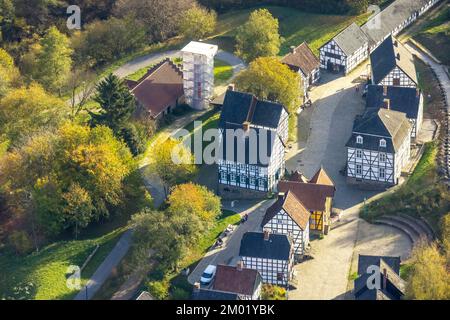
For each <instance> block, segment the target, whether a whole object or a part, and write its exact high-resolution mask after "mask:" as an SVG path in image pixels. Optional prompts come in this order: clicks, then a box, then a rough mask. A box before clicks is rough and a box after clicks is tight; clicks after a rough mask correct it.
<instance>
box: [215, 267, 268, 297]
mask: <svg viewBox="0 0 450 320" xmlns="http://www.w3.org/2000/svg"><path fill="white" fill-rule="evenodd" d="M213 281H214V282H213V285H212V289H213V290H215V291H222V292H230V293H236V294H237V295H239V300H259V299H260V298H261V288H262V283H263V281H262V277H261V274H260V273H259V272H258V270H255V269H250V268H245V267H244V264H243V262H242V261H239V262H238V263H237V266H235V267H234V266H227V265H221V264H219V265H218V266H217V271H216V275H215V277H214V280H213Z"/></svg>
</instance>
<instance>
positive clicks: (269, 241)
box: [239, 231, 294, 287]
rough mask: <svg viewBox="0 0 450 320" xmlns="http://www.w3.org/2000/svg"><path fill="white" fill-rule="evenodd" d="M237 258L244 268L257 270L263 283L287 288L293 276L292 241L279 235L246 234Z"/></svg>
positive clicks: (263, 233) (265, 233) (267, 233)
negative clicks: (239, 258)
mask: <svg viewBox="0 0 450 320" xmlns="http://www.w3.org/2000/svg"><path fill="white" fill-rule="evenodd" d="M239 256H240V257H241V260H242V261H243V263H244V266H245V267H246V268H250V269H255V270H258V271H259V273H260V274H261V276H262V279H263V282H265V283H270V284H274V285H277V286H283V287H287V286H288V285H289V282H290V281H291V280H292V279H293V276H294V270H293V266H294V250H293V246H292V240H291V239H290V238H289V237H288V236H286V235H281V234H270V233H269V232H267V231H266V232H247V233H245V234H244V235H243V237H242V240H241V247H240V249H239Z"/></svg>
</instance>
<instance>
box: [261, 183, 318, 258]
mask: <svg viewBox="0 0 450 320" xmlns="http://www.w3.org/2000/svg"><path fill="white" fill-rule="evenodd" d="M310 216H311V213H310V212H309V211H308V210H307V209H306V208H305V206H304V205H303V204H302V203H301V202H300V201H299V200H298V199H297V197H296V196H295V195H294V194H293V193H292V192H290V191H288V192H287V193H280V194H279V195H278V200H277V202H275V203H274V204H273V205H272V206H271V207H270V208H268V209H267V211H266V214H265V216H264V219H263V221H262V222H261V226H262V228H263V230H267V231H269V232H271V233H274V234H285V235H288V236H290V237H291V238H292V241H293V244H294V254H296V255H299V256H302V255H303V254H304V253H305V250H306V248H307V247H308V245H309V218H310Z"/></svg>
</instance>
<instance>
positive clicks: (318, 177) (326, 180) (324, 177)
mask: <svg viewBox="0 0 450 320" xmlns="http://www.w3.org/2000/svg"><path fill="white" fill-rule="evenodd" d="M309 182H310V183H315V184H325V185H327V186H333V187H334V182H333V180H331V178H330V176H329V175H328V174H327V172H326V171H325V169H324V168H322V167H321V168H320V169H319V171H317V172H316V173H315V174H314V176H313V177H312V178H311V180H310V181H309Z"/></svg>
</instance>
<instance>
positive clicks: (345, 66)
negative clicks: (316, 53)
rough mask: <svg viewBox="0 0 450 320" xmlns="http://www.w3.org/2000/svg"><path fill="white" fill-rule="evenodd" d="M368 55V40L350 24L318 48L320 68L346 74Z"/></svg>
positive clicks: (358, 28) (355, 26)
mask: <svg viewBox="0 0 450 320" xmlns="http://www.w3.org/2000/svg"><path fill="white" fill-rule="evenodd" d="M368 54H369V39H368V37H367V36H366V34H365V33H364V32H363V31H362V30H361V28H360V27H359V26H358V25H357V24H356V23H352V24H351V25H349V26H348V27H347V28H345V29H344V30H343V31H342V32H340V33H339V34H338V35H337V36H335V37H334V38H333V39H331V40H330V41H328V42H327V43H326V44H324V45H323V46H322V47H321V48H320V67H321V68H324V69H328V70H331V71H343V72H344V74H348V73H349V72H350V71H352V70H353V69H354V68H356V67H357V66H358V65H359V64H360V63H361V62H363V61H364V60H366V59H367V57H368Z"/></svg>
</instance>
